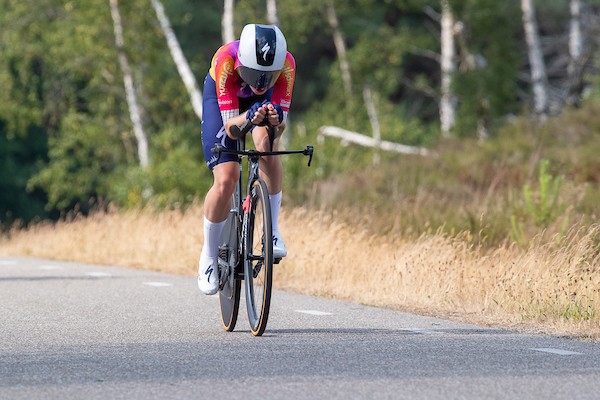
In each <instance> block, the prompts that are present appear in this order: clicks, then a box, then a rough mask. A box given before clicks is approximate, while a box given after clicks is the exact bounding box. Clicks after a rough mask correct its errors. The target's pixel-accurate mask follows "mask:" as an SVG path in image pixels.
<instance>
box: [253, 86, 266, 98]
mask: <svg viewBox="0 0 600 400" xmlns="http://www.w3.org/2000/svg"><path fill="white" fill-rule="evenodd" d="M250 89H252V92H253V93H254V94H255V95H257V96H260V95H263V94H265V93H266V92H267V90H269V89H266V88H265V89H257V88H255V87H254V86H250Z"/></svg>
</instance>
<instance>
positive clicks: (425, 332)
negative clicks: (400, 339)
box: [404, 329, 441, 335]
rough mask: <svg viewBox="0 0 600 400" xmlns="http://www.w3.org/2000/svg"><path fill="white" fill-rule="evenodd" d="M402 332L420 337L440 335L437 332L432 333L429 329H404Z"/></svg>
mask: <svg viewBox="0 0 600 400" xmlns="http://www.w3.org/2000/svg"><path fill="white" fill-rule="evenodd" d="M404 330H405V331H407V332H412V333H419V334H421V335H436V334H439V333H441V332H438V331H432V330H430V329H404Z"/></svg>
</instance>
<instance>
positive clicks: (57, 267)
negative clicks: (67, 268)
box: [38, 265, 62, 271]
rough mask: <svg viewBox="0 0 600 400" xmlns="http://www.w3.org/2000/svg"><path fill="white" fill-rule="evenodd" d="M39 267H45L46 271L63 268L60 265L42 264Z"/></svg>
mask: <svg viewBox="0 0 600 400" xmlns="http://www.w3.org/2000/svg"><path fill="white" fill-rule="evenodd" d="M38 268H39V269H43V270H44V271H52V270H55V269H62V267H61V266H60V265H40V266H39V267H38Z"/></svg>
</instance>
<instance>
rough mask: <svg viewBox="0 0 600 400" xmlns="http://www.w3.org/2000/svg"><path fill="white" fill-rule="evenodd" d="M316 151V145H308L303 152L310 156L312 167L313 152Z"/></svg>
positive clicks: (309, 161)
mask: <svg viewBox="0 0 600 400" xmlns="http://www.w3.org/2000/svg"><path fill="white" fill-rule="evenodd" d="M314 151H315V148H314V146H306V149H305V150H304V151H303V152H302V154H304V155H305V156H309V158H308V166H309V167H310V163H311V162H312V158H313V152H314Z"/></svg>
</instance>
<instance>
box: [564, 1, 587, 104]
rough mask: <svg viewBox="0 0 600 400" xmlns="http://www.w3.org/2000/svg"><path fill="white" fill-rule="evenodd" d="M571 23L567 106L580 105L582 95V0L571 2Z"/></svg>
mask: <svg viewBox="0 0 600 400" xmlns="http://www.w3.org/2000/svg"><path fill="white" fill-rule="evenodd" d="M569 8H570V11H571V22H570V25H569V66H568V68H567V72H568V80H567V82H568V87H567V104H569V105H574V104H578V103H579V100H580V94H581V90H580V88H581V69H582V67H583V66H582V65H581V64H582V62H581V58H582V51H583V34H582V32H581V0H571V2H570V7H569Z"/></svg>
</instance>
